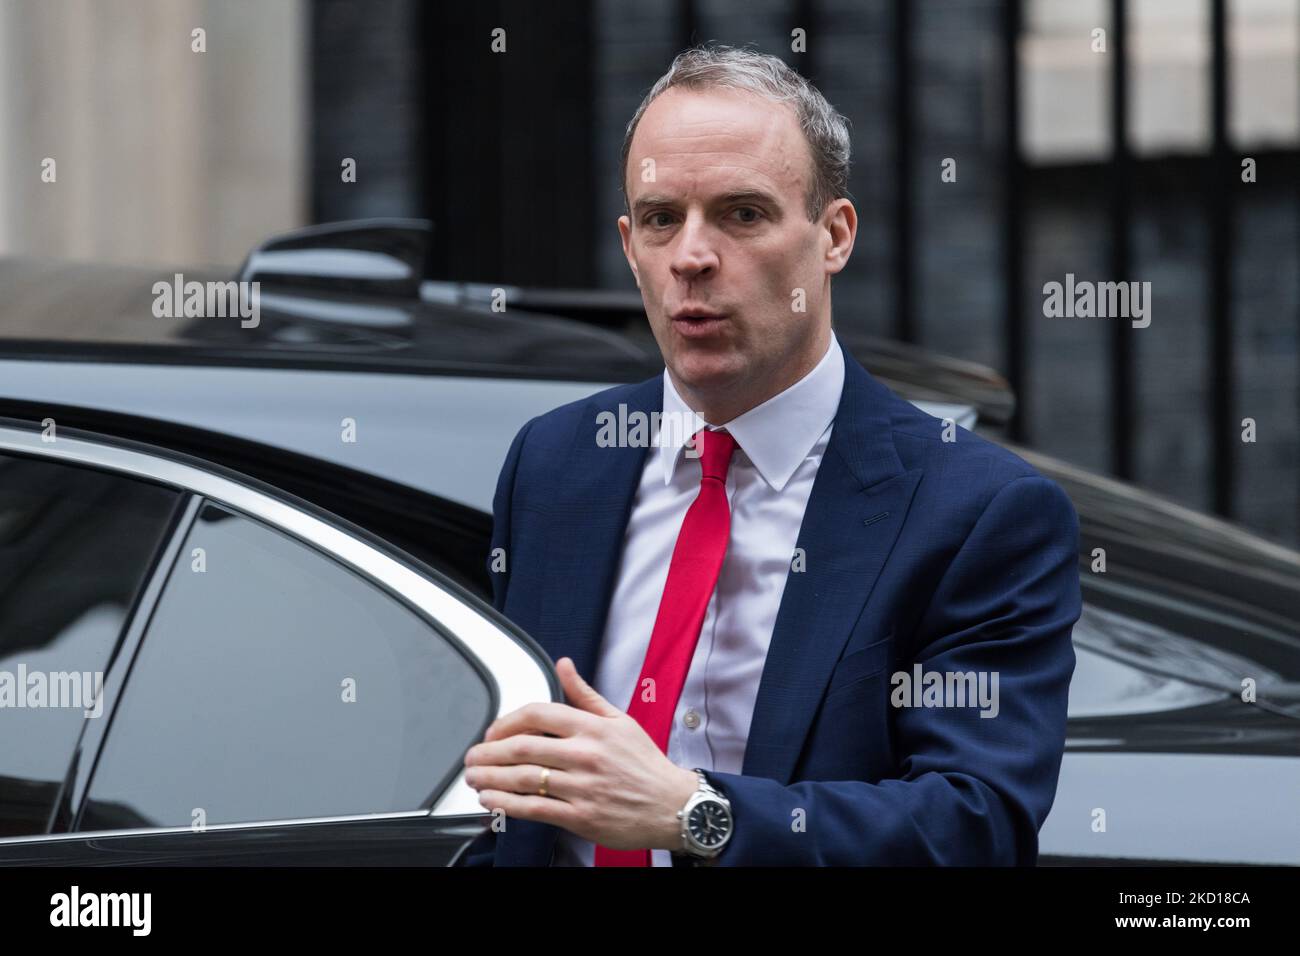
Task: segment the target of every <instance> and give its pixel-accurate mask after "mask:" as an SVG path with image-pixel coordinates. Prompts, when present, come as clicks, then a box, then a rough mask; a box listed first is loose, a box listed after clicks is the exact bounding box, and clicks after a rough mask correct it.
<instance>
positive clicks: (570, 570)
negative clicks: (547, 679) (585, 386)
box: [534, 377, 663, 680]
mask: <svg viewBox="0 0 1300 956" xmlns="http://www.w3.org/2000/svg"><path fill="white" fill-rule="evenodd" d="M620 397H621V398H623V400H624V401H625V402H626V406H627V413H628V415H631V414H632V413H635V412H641V413H643V414H645V415H647V416H648V415H649V414H650V413H652V412H658V411H660V410H661V408H662V405H663V379H662V377H656V378H653V379H650V380H648V381H646V382H643V383H641V384H640V385H637V386H636V387H635V388H634V389H633V390H632V391H631V393H630V394H628V393H624V394H623V396H620ZM599 410H605V409H599ZM599 410H596V411H599ZM607 410H608V411H611V412H613V413H614V414H615V415H618V414H619V409H618V408H617V407H614V408H611V409H607ZM596 434H597V422H596V415H595V411H593V413H592V415H591V417H590V420H586V421H582V422H579V424H578V427H577V428H576V429H575V432H574V435H573V438H572V442H571V445H570V449H569V458H568V460H569V462H570V463H571V467H570V468H569V469H568V470H567V473H568V475H569V482H568V484H567V485H566V486H565V487H564V488H562V489H557V492H556V496H555V500H554V502H553V509H554V510H553V512H552V517H553V519H554V520H556V521H557V522H558V524H557V525H556V527H554V528H553V530H552V532H551V535H550V538H549V543H548V547H547V551H548V562H547V571H546V583H545V591H544V593H545V594H546V599H547V601H548V602H549V603H548V609H547V613H546V614H545V615H544V621H545V624H544V625H543V627H542V628H541V631H542V633H541V634H535V635H534V636H536V637H537V639H538V641H539V642H540V643H541V644H542V646H543V647H545V648H546V650H547V652H548V653H550V654H551V656H552V658H553V659H555V660H558V659H559V658H561V657H565V656H568V657H572V658H573V663H574V665H575V666H576V667H577V669H578V673H580V674H582V675H584V676H585V677H586V679H587V680H593V679H594V678H595V674H596V659H597V654H598V652H599V649H600V641H601V637H602V635H603V633H604V629H605V621H606V618H607V617H608V616H609V604H610V600H611V598H612V596H613V591H614V583H615V579H616V577H617V574H618V569H619V564H620V561H621V558H622V553H623V541H624V538H625V536H626V534H627V523H628V520H629V518H630V517H631V513H632V504H633V501H634V500H635V498H636V490H637V487H638V485H639V484H640V481H641V473H642V470H643V468H644V466H645V460H646V455H647V454H648V453H649V448H648V447H646V446H645V445H642V446H639V447H601V446H599V445H597V444H596ZM647 435H648V431H647Z"/></svg>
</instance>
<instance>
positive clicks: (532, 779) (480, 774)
mask: <svg viewBox="0 0 1300 956" xmlns="http://www.w3.org/2000/svg"><path fill="white" fill-rule="evenodd" d="M542 770H543V767H542V766H539V765H537V764H510V765H508V766H499V767H498V766H479V767H472V768H470V769H469V770H468V771H466V773H465V782H466V783H468V784H469V785H470V786H471V787H473V788H474V789H475V790H479V791H484V790H500V791H502V792H504V793H517V794H520V795H521V796H536V797H541V796H545V797H548V798H549V799H552V800H564V799H566V795H567V796H573V795H575V794H576V793H577V792H578V791H577V790H576V789H575V783H576V781H575V780H574V778H573V775H572V774H570V773H567V772H566V771H564V770H558V769H556V768H555V767H551V768H550V771H551V772H550V773H549V774H547V775H546V793H545V794H543V793H541V792H540V791H541V789H542Z"/></svg>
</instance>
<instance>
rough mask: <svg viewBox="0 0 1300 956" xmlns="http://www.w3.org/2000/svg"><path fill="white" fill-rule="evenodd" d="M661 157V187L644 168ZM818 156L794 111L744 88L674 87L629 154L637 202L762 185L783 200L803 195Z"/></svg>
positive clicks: (644, 121)
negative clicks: (644, 197) (651, 194)
mask: <svg viewBox="0 0 1300 956" xmlns="http://www.w3.org/2000/svg"><path fill="white" fill-rule="evenodd" d="M646 159H653V160H654V172H655V181H654V182H643V181H642V177H641V169H642V163H643V161H644V160H646ZM811 163H812V157H811V154H810V151H809V149H808V143H807V141H806V140H805V138H804V135H803V131H802V130H801V129H800V128H799V121H798V119H797V118H796V116H795V112H794V110H793V109H792V108H791V107H790V106H788V105H787V104H785V103H778V102H775V101H773V100H769V99H765V98H763V97H760V96H758V95H756V94H753V93H748V92H744V91H740V90H700V91H696V90H684V89H680V88H673V89H670V90H668V91H667V92H665V93H663V94H661V95H660V96H658V97H657V98H656V99H655V100H654V102H652V103H651V104H650V105H649V106H648V107H647V108H646V111H645V113H644V114H642V116H641V122H640V123H638V124H637V128H636V134H635V135H634V136H633V138H632V146H631V149H630V151H629V154H628V188H629V196H630V197H631V199H632V200H633V201H635V199H636V197H637V196H638V195H639V194H641V193H643V192H646V191H648V190H650V189H654V190H655V192H656V193H658V192H663V191H668V192H672V193H679V192H680V193H690V192H708V193H713V192H722V191H730V190H733V189H738V188H741V187H757V188H761V189H764V190H766V191H769V192H773V193H776V194H777V195H778V196H780V197H783V198H794V197H798V196H801V195H802V194H803V193H804V191H805V190H806V188H807V183H808V180H809V177H810V175H811Z"/></svg>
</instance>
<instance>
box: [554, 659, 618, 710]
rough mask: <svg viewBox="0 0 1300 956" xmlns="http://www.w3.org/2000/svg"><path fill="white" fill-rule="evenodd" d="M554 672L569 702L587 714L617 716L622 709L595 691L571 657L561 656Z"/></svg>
mask: <svg viewBox="0 0 1300 956" xmlns="http://www.w3.org/2000/svg"><path fill="white" fill-rule="evenodd" d="M555 672H556V673H557V674H558V675H559V677H560V686H561V687H563V688H564V696H565V697H566V698H568V700H569V703H571V704H572V705H573V706H574V707H576V708H578V709H579V710H583V711H586V712H587V713H589V714H595V715H596V716H597V717H617V716H618V715H620V714H622V713H623V711H621V710H619V709H618V708H617V707H615V706H614V705H613V704H611V703H610V702H609V701H607V700H606V699H605V698H604V697H602V696H600V694H599V693H598V692H597V691H596V688H594V687H592V686H591V685H590V684H588V683H587V682H586V681H585V680H583V679H582V675H581V674H579V673H578V668H577V665H575V664H574V663H573V658H571V657H561V658H560V659H559V661H557V662H556V664H555Z"/></svg>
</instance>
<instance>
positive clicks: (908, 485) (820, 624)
mask: <svg viewBox="0 0 1300 956" xmlns="http://www.w3.org/2000/svg"><path fill="white" fill-rule="evenodd" d="M844 361H845V376H844V390H843V393H842V394H841V397H840V406H839V409H838V410H837V412H836V416H835V423H834V426H833V427H832V429H831V438H830V442H829V444H828V445H827V448H826V452H825V454H824V455H823V456H822V462H821V466H820V467H819V468H818V470H817V477H816V479H815V480H814V482H813V489H812V493H811V495H810V496H809V499H808V506H807V508H806V509H805V511H804V518H803V524H802V525H801V526H800V529H799V543H798V547H799V548H801V549H803V555H804V559H805V562H806V566H805V570H803V571H794V570H792V571H791V572H790V574H789V575H788V576H787V579H786V585H785V591H784V593H783V595H782V597H781V605H780V608H779V610H778V612H777V618H776V625H775V628H774V629H773V632H772V642H771V644H770V646H769V647H768V652H767V660H766V662H765V664H764V665H763V676H762V679H761V681H760V683H759V689H758V697H757V699H756V701H755V703H754V715H753V719H752V721H751V723H750V729H749V740H748V743H747V745H746V747H745V760H744V765H743V768H742V771H741V772H742V773H744V774H747V775H752V776H760V777H768V778H771V779H775V780H777V781H779V782H781V783H782V784H786V783H789V782H790V777H791V775H792V773H793V771H794V766H795V762H796V760H797V759H798V756H799V752H800V750H801V749H802V747H803V741H804V738H805V737H806V736H807V733H808V730H809V728H810V727H811V725H812V719H813V716H814V715H815V713H816V711H817V707H818V705H819V704H820V701H821V698H822V693H823V691H824V690H825V688H826V685H827V683H828V682H829V680H830V675H831V671H832V670H833V669H834V668H835V664H836V662H837V661H838V659H839V656H840V652H841V651H842V650H843V648H844V645H845V644H846V643H847V642H848V638H849V636H850V634H851V633H852V632H853V629H854V626H855V625H856V624H857V621H858V618H859V617H860V616H861V614H862V611H863V608H864V607H865V606H866V603H867V598H868V596H869V595H870V593H871V590H872V588H873V586H874V585H875V582H876V578H877V577H878V576H879V574H880V570H881V568H883V567H884V564H885V561H886V559H887V558H888V557H889V553H890V551H891V550H892V549H893V546H894V542H895V540H896V539H897V537H898V532H899V529H900V528H902V526H903V521H904V519H905V518H906V516H907V510H908V507H909V506H910V505H911V501H912V495H913V493H914V492H915V490H916V486H917V483H918V482H919V480H920V476H921V473H920V471H919V470H918V471H907V472H905V471H904V470H903V466H902V462H901V461H900V460H899V458H898V453H897V451H896V450H895V448H894V442H893V432H892V428H891V424H890V418H889V409H890V406H891V405H892V404H893V403H894V402H896V401H898V399H897V398H896V397H895V396H894V395H893V394H892V393H891V392H890V391H889V390H888V389H886V388H885V387H884V386H882V385H881V384H880V383H878V382H876V381H875V380H874V379H873V378H871V376H870V375H868V374H867V371H866V370H865V369H864V368H862V366H861V365H859V364H858V363H857V361H855V360H854V359H853V358H852V356H850V355H849V354H848V352H847V351H846V352H845V354H844ZM882 636H883V635H882Z"/></svg>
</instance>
